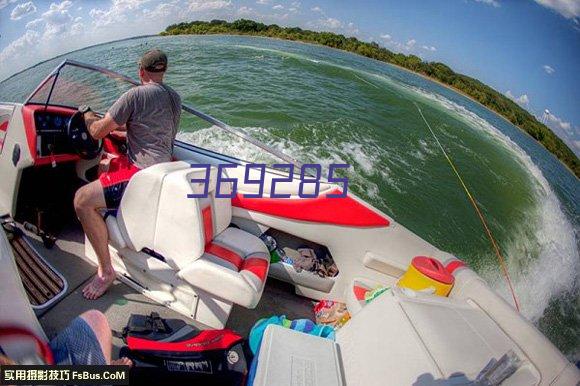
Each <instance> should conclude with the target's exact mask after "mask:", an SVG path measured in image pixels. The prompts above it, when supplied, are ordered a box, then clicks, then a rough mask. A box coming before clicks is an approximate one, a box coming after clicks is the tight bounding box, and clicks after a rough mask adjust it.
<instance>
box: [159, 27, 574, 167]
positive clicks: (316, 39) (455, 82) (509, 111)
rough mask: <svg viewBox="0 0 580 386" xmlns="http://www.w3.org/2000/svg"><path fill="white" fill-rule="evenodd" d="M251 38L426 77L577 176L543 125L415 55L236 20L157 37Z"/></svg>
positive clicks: (326, 34) (472, 81) (468, 80)
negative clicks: (342, 54) (494, 116)
mask: <svg viewBox="0 0 580 386" xmlns="http://www.w3.org/2000/svg"><path fill="white" fill-rule="evenodd" d="M183 34H190V35H210V34H230V35H252V36H264V37H271V38H278V39H286V40H294V41H301V42H305V43H314V44H319V45H323V46H327V47H332V48H337V49H340V50H344V51H348V52H353V53H356V54H359V55H362V56H366V57H368V58H372V59H376V60H380V61H383V62H386V63H390V64H394V65H396V66H399V67H402V68H404V69H407V70H410V71H412V72H415V73H417V74H419V75H423V76H426V77H428V78H431V79H433V80H435V81H437V82H440V83H442V84H443V85H447V86H449V87H451V88H453V89H455V90H457V91H459V92H460V93H462V94H464V95H466V96H468V97H470V98H472V99H473V100H475V101H477V102H479V103H481V104H482V105H484V106H485V107H487V108H489V109H490V110H493V111H495V112H496V113H498V114H499V115H501V116H503V117H504V118H506V119H507V120H508V121H510V122H511V123H513V124H514V125H516V126H517V127H519V128H520V129H522V130H524V131H525V132H526V133H528V134H529V135H531V136H532V137H533V138H535V139H536V140H537V141H538V142H539V143H541V144H542V145H543V146H544V147H545V148H546V149H547V150H548V151H549V152H551V153H552V154H554V155H555V156H556V157H557V158H558V159H559V160H560V161H562V163H564V164H565V165H566V166H567V167H568V168H569V169H570V170H571V171H572V172H573V173H574V174H575V175H576V177H580V161H579V160H578V157H576V155H575V154H574V152H572V150H571V149H570V148H569V147H568V146H567V145H566V144H565V143H564V141H562V140H561V139H560V138H559V137H558V136H557V135H556V134H554V132H552V130H550V129H549V128H548V127H547V126H546V125H544V124H542V123H540V122H538V120H537V119H536V118H535V117H534V116H533V115H532V114H530V113H529V112H528V111H526V110H525V109H523V108H521V107H520V106H519V105H518V104H517V103H515V102H514V101H512V100H511V99H510V98H508V97H506V96H505V95H503V94H502V93H500V92H498V91H496V90H494V89H493V88H491V87H489V86H487V85H485V84H483V83H481V82H480V81H479V80H477V79H474V78H471V77H469V76H466V75H463V74H458V73H456V72H454V71H453V70H452V69H451V68H449V67H448V66H446V65H445V64H443V63H438V62H424V61H423V60H421V58H419V57H417V56H415V55H404V54H401V53H394V52H392V51H389V50H388V49H386V48H384V47H381V46H379V45H378V44H377V43H375V42H372V43H367V42H362V41H360V40H358V39H357V38H355V37H348V38H347V37H345V36H344V35H339V34H335V33H332V32H316V31H309V30H304V29H301V28H298V27H280V26H278V25H276V24H271V25H266V24H263V23H258V22H255V21H253V20H247V19H240V20H236V21H234V22H232V23H229V22H226V21H224V20H212V21H210V22H207V21H192V22H190V23H185V22H184V23H179V24H172V25H170V26H169V27H167V28H166V30H165V31H163V32H161V35H183Z"/></svg>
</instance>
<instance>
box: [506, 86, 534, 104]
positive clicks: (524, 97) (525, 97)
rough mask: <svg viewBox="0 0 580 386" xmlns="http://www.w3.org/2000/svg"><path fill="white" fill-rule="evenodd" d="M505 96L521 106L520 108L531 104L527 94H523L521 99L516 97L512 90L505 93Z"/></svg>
mask: <svg viewBox="0 0 580 386" xmlns="http://www.w3.org/2000/svg"><path fill="white" fill-rule="evenodd" d="M505 96H507V97H508V98H510V99H511V100H513V101H514V102H516V103H517V104H519V105H520V106H527V105H528V104H529V103H530V98H529V97H528V95H527V94H522V95H520V96H519V97H516V96H515V95H514V94H512V92H511V91H510V90H507V91H506V92H505Z"/></svg>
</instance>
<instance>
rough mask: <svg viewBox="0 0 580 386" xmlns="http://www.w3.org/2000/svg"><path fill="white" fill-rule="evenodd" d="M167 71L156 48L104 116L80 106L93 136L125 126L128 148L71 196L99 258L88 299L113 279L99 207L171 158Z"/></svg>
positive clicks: (177, 106)
mask: <svg viewBox="0 0 580 386" xmlns="http://www.w3.org/2000/svg"><path fill="white" fill-rule="evenodd" d="M166 70H167V56H166V55H165V54H164V53H163V52H161V51H159V50H151V51H148V52H146V53H145V54H144V55H143V57H142V58H141V60H140V61H139V79H140V80H141V85H140V86H137V87H134V88H132V89H131V90H129V91H127V92H126V93H125V94H123V95H122V96H121V97H120V98H119V99H118V100H117V101H116V102H115V103H114V104H113V106H112V107H111V108H110V109H109V111H108V112H107V113H106V114H105V116H104V117H103V118H99V117H97V116H96V115H95V113H93V112H92V111H90V108H88V107H86V106H84V107H83V106H81V107H80V108H79V111H81V112H83V113H84V116H85V122H86V124H87V128H88V130H89V132H90V134H91V135H92V136H93V137H94V138H95V139H102V138H104V137H106V136H107V135H108V134H110V133H111V132H113V131H117V130H126V137H127V149H128V151H127V156H119V157H116V158H112V159H111V160H110V162H108V165H106V164H103V165H102V166H104V168H103V169H104V170H103V172H102V173H101V174H100V176H99V179H98V180H97V181H93V182H91V183H89V184H87V185H85V186H83V187H82V188H80V189H79V190H78V191H77V192H76V195H75V199H74V207H75V211H76V213H77V216H78V218H79V220H80V222H81V224H82V226H83V229H84V231H85V234H86V235H87V237H88V239H89V241H90V242H91V245H92V246H93V248H94V250H95V252H96V254H97V257H98V260H99V267H98V270H97V274H96V275H95V277H93V279H92V280H91V282H90V283H89V284H87V285H86V286H85V287H84V289H83V295H84V297H85V298H87V299H97V298H98V297H100V296H101V295H103V294H104V293H105V291H106V290H107V288H109V286H110V285H111V284H112V282H113V281H114V280H115V271H114V269H113V266H112V264H111V256H110V254H109V247H108V238H109V235H108V232H107V226H106V224H105V221H104V220H103V217H102V216H101V214H100V213H99V210H100V209H103V208H109V209H114V208H118V207H119V204H120V202H121V197H122V196H123V192H124V191H125V188H126V186H127V184H128V182H129V179H130V178H131V177H132V176H133V175H134V174H135V173H137V172H138V171H139V170H142V169H144V168H146V167H149V166H152V165H155V164H157V163H161V162H169V161H171V159H172V151H173V143H174V141H175V136H176V134H177V129H178V127H179V119H180V115H181V98H180V97H179V95H178V94H177V93H176V92H175V91H174V90H172V89H171V88H170V87H169V86H167V85H165V84H163V76H164V75H165V71H166Z"/></svg>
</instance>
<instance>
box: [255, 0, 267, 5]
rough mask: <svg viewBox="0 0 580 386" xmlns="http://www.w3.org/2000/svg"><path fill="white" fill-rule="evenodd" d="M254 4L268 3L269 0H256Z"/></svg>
mask: <svg viewBox="0 0 580 386" xmlns="http://www.w3.org/2000/svg"><path fill="white" fill-rule="evenodd" d="M256 4H262V5H267V4H270V0H258V1H256Z"/></svg>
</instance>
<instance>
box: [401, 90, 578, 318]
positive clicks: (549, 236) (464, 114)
mask: <svg viewBox="0 0 580 386" xmlns="http://www.w3.org/2000/svg"><path fill="white" fill-rule="evenodd" d="M399 87H400V88H402V89H404V90H406V91H408V92H412V93H413V94H415V95H419V96H420V97H422V98H424V99H426V100H427V101H428V102H430V103H429V104H430V105H431V106H433V107H435V108H438V109H443V110H444V111H446V112H449V113H451V114H454V115H455V116H456V117H458V118H459V119H461V120H463V121H464V122H466V123H467V124H468V125H469V127H471V128H474V129H476V130H481V131H482V132H483V133H484V134H486V135H489V136H492V137H493V138H494V139H495V140H497V141H499V143H500V144H501V145H502V146H504V147H505V148H506V149H508V150H509V151H510V152H511V153H513V154H515V156H516V160H517V161H518V162H520V163H521V164H522V165H523V166H524V169H525V170H526V171H527V172H528V173H529V174H530V176H531V177H532V178H533V180H534V181H535V182H536V183H535V184H534V188H535V189H534V190H535V191H534V192H533V193H534V196H535V201H536V207H535V209H534V211H533V212H531V213H528V214H527V215H528V216H527V222H529V223H528V224H522V226H521V230H520V231H516V234H514V235H512V237H511V241H510V242H509V243H508V244H507V246H506V250H505V251H504V253H505V255H506V256H507V259H508V270H509V272H510V275H511V277H512V280H513V281H514V287H515V292H516V294H517V296H518V299H519V301H520V303H521V310H522V313H523V315H524V316H526V317H527V318H528V319H530V320H531V321H534V322H536V321H537V320H538V319H539V318H540V317H541V316H542V315H543V313H544V310H545V309H546V307H548V304H549V302H550V300H551V299H554V298H556V297H558V295H560V294H562V293H565V292H568V291H572V290H573V289H574V285H575V280H576V277H577V275H578V272H579V271H580V256H579V254H578V249H577V248H576V240H575V230H574V227H573V225H572V224H571V222H570V220H569V219H568V218H567V217H566V215H565V214H564V211H563V210H562V207H561V204H560V202H559V200H558V198H557V196H556V194H555V193H554V191H553V190H552V188H551V186H550V184H549V183H548V181H547V180H546V178H545V177H544V175H543V174H542V172H541V171H540V169H539V168H538V167H537V166H536V164H534V162H533V161H532V159H531V158H530V156H529V155H528V154H527V153H526V152H524V150H523V149H522V148H521V147H520V146H518V145H517V144H516V143H515V142H513V141H512V140H511V139H510V138H509V137H508V136H506V135H505V134H503V133H502V132H501V131H500V130H499V129H497V128H496V127H495V126H493V125H492V124H490V123H489V122H487V121H486V120H484V119H483V118H481V117H480V116H478V115H477V114H475V113H473V112H472V111H469V110H467V109H466V108H465V107H463V106H460V105H458V104H456V103H454V102H452V101H450V100H449V99H447V98H445V97H443V96H441V95H439V94H435V93H432V92H428V91H426V90H424V89H421V88H418V87H413V86H407V85H399ZM530 226H532V227H533V228H532V229H533V237H531V238H532V240H530V235H526V234H523V233H524V232H525V231H524V229H529V228H530ZM530 243H531V244H530ZM523 244H525V245H523ZM479 273H480V274H481V275H482V276H484V277H485V278H486V279H487V280H488V282H489V283H490V285H492V286H493V287H494V288H495V289H496V290H497V291H498V292H499V293H500V294H501V295H502V296H503V297H504V298H505V299H507V300H508V302H510V303H511V302H512V301H511V295H510V294H509V292H508V288H507V284H506V282H505V280H504V278H503V277H502V275H500V274H499V271H498V270H497V269H494V267H488V268H487V269H484V270H483V271H482V272H479Z"/></svg>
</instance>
